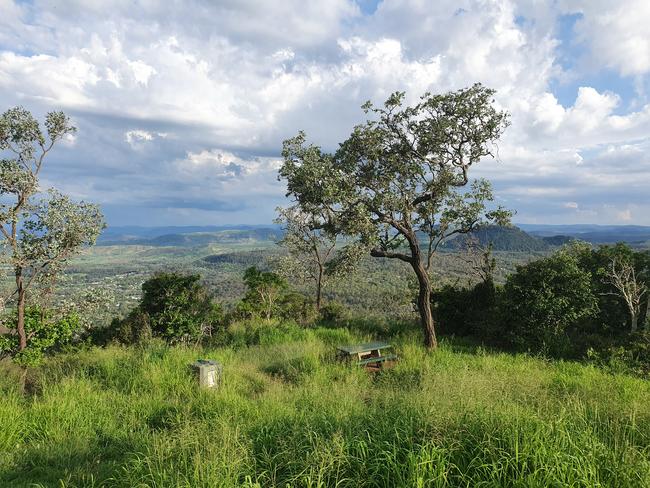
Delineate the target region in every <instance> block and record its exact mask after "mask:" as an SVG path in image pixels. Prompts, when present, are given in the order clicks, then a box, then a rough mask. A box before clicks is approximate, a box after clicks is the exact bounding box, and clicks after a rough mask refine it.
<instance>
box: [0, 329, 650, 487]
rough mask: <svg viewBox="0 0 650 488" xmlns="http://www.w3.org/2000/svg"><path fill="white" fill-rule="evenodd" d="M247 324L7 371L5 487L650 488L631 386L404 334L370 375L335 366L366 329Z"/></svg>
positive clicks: (643, 418)
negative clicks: (237, 329) (195, 343)
mask: <svg viewBox="0 0 650 488" xmlns="http://www.w3.org/2000/svg"><path fill="white" fill-rule="evenodd" d="M246 334H249V332H246V333H244V335H246ZM256 334H258V336H256V337H258V339H259V340H260V341H261V342H264V344H263V345H255V346H245V345H244V343H245V342H246V341H240V342H241V344H240V345H239V346H238V347H235V348H232V347H228V348H215V349H206V350H194V349H189V348H188V349H184V348H168V347H166V346H164V345H161V344H158V343H154V344H152V345H150V346H149V347H147V348H140V349H137V348H133V349H125V348H108V349H93V350H88V351H82V352H77V353H73V354H72V353H71V354H69V355H64V356H59V357H56V358H53V359H50V360H48V362H47V363H46V364H44V365H43V366H42V367H40V368H38V369H37V370H34V371H31V372H30V376H29V378H28V385H29V394H28V395H23V394H21V393H19V392H18V391H17V389H16V388H15V387H14V385H15V379H16V377H17V375H18V374H19V372H18V371H14V370H13V368H12V367H11V366H10V365H9V364H3V365H2V366H1V368H2V373H3V374H2V378H1V379H0V389H1V390H2V401H0V486H3V487H4V486H9V487H11V486H17V487H20V486H24V487H27V486H58V487H82V486H84V487H85V486H96V487H98V486H107V487H109V486H110V487H113V486H115V487H161V488H162V487H165V488H168V487H222V486H223V487H230V486H248V487H255V486H257V487H267V486H277V487H286V486H304V487H329V486H340V487H359V486H364V487H395V486H403V487H425V486H432V487H436V486H466V487H476V486H479V487H480V486H494V487H509V486H512V487H524V486H540V487H547V486H558V487H560V486H572V487H582V486H584V487H597V486H616V487H626V486H629V487H634V488H637V487H643V486H650V386H649V385H648V383H647V382H645V381H643V380H640V379H635V378H631V377H626V376H620V375H617V376H614V375H609V374H606V373H604V372H602V371H600V370H598V369H596V368H594V367H590V366H583V365H577V364H573V363H566V362H556V363H548V362H544V361H541V360H537V359H533V358H530V357H526V356H512V355H507V354H492V353H488V352H486V351H483V350H481V349H478V350H467V349H464V348H461V347H457V346H456V345H454V344H450V343H449V344H443V345H442V347H441V348H440V350H438V351H437V352H436V353H434V354H427V353H426V352H425V351H424V350H423V349H422V348H421V347H420V346H419V345H418V340H417V338H416V337H409V335H408V334H401V335H400V338H399V339H398V340H397V342H396V346H397V349H398V351H397V352H398V353H399V355H400V356H401V358H402V360H401V361H400V362H399V363H398V365H397V366H396V367H395V368H394V369H392V370H389V371H385V372H382V373H380V374H377V375H370V374H367V373H365V372H364V371H362V370H359V369H356V368H353V367H349V366H346V365H344V364H340V363H337V362H336V361H335V359H334V354H333V350H334V345H335V344H337V343H343V342H351V341H357V340H363V339H364V337H359V336H355V335H354V334H351V333H350V332H348V331H346V330H332V329H311V330H301V331H292V332H290V331H288V330H287V328H286V327H285V328H284V329H282V330H281V332H279V334H281V336H282V338H283V340H289V339H290V340H291V342H284V343H282V342H281V341H280V340H279V339H278V337H276V339H278V340H275V339H274V332H272V331H270V330H267V331H263V332H256ZM246 337H248V336H246ZM260 338H261V339H260ZM198 357H209V358H213V359H217V360H219V361H220V362H222V363H223V364H224V383H223V385H222V388H221V389H220V390H219V391H210V390H207V391H206V390H200V389H199V388H198V387H197V385H196V384H195V382H194V380H193V378H192V376H191V374H190V373H189V371H188V364H189V363H191V362H192V361H193V360H195V359H196V358H198Z"/></svg>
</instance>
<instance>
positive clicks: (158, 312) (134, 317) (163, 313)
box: [92, 273, 224, 345]
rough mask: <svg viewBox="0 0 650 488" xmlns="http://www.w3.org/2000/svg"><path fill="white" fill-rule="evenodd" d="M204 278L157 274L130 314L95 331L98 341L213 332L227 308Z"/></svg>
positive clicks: (182, 338) (187, 337) (171, 338)
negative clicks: (213, 295)
mask: <svg viewBox="0 0 650 488" xmlns="http://www.w3.org/2000/svg"><path fill="white" fill-rule="evenodd" d="M200 279H201V277H200V276H199V275H181V274H178V273H158V274H156V275H154V276H153V277H152V278H150V279H149V280H147V281H145V282H144V283H143V285H142V292H143V293H142V300H141V301H140V304H139V305H138V306H137V307H136V308H134V309H133V310H132V311H131V312H130V313H129V314H128V315H127V316H126V318H124V319H122V320H120V319H114V320H113V322H111V325H110V326H109V327H107V328H106V329H103V330H102V329H99V330H97V331H96V332H93V334H92V336H93V340H94V343H96V344H100V345H105V344H107V343H109V342H119V343H122V344H138V343H143V342H146V341H148V340H149V339H150V338H152V337H160V338H162V339H164V340H166V341H168V342H172V343H175V342H191V341H198V340H201V339H202V338H204V337H205V336H211V335H212V333H213V331H216V329H218V328H220V327H221V326H222V325H223V322H224V318H223V311H222V309H221V306H220V305H218V304H215V303H213V302H212V300H211V298H210V294H209V293H208V290H207V287H205V286H204V285H203V284H201V283H200Z"/></svg>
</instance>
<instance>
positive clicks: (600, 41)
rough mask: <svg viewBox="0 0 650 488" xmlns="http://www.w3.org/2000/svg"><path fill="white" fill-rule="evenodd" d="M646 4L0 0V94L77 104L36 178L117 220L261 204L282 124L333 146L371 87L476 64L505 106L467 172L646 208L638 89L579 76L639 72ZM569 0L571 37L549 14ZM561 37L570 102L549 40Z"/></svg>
mask: <svg viewBox="0 0 650 488" xmlns="http://www.w3.org/2000/svg"><path fill="white" fill-rule="evenodd" d="M646 4H647V2H643V1H636V0H628V1H626V2H618V3H611V2H596V1H594V2H578V1H573V0H563V1H560V2H554V3H544V2H533V1H530V0H520V1H509V0H504V1H492V0H488V1H484V0H481V1H478V0H460V1H457V0H454V1H451V0H442V1H439V2H434V3H431V2H421V1H419V0H384V1H383V2H381V3H379V5H378V7H377V9H376V11H375V12H373V13H372V14H370V15H369V14H366V15H364V14H362V13H361V11H360V9H359V8H358V6H357V4H356V3H354V2H353V1H351V0H334V1H331V2H324V3H323V2H316V1H307V2H299V1H298V0H289V1H287V2H280V3H277V2H275V3H273V2H259V1H255V0H245V1H241V2H240V1H237V2H234V1H230V0H223V1H220V2H203V1H199V0H196V1H190V2H188V3H187V4H186V3H183V4H181V3H175V2H167V3H158V2H144V3H136V4H133V3H132V2H130V1H126V0H118V1H116V2H104V1H99V0H95V1H92V2H86V1H83V2H82V1H80V0H75V1H71V2H67V3H66V9H61V8H59V7H60V6H59V3H58V2H54V1H52V0H35V1H34V2H31V3H20V4H18V3H15V2H11V1H9V0H0V13H1V14H2V15H0V102H2V104H3V105H4V106H5V107H9V106H13V105H16V104H23V105H25V106H26V107H27V108H29V109H31V110H33V111H34V112H35V113H37V114H39V115H42V114H43V113H44V112H45V111H46V110H50V109H53V108H56V109H59V108H62V109H64V110H66V111H67V112H68V113H70V114H71V115H72V116H73V119H74V122H75V124H76V125H77V127H79V132H78V134H77V135H76V138H75V140H74V141H72V142H71V143H69V144H66V145H65V146H64V145H61V146H60V147H58V148H57V149H56V151H55V152H53V153H52V156H51V158H52V159H51V161H49V164H48V167H47V168H46V172H45V173H44V178H45V180H46V181H47V183H48V184H52V185H55V186H60V187H62V188H64V189H65V190H66V191H70V192H71V193H73V194H74V195H76V196H78V197H80V198H87V199H94V200H99V201H100V203H102V204H104V206H105V207H106V208H108V209H109V213H111V216H112V218H114V219H115V221H116V222H130V223H134V222H133V220H135V221H136V222H135V223H138V222H141V221H142V219H143V218H145V219H146V221H147V222H150V223H172V224H173V223H176V222H174V221H173V220H169V219H181V221H182V222H187V223H204V222H205V219H208V220H211V221H213V223H220V222H226V221H230V222H247V223H256V222H258V223H259V222H268V221H270V220H271V219H272V217H273V209H274V208H275V206H276V205H278V204H281V203H282V202H283V195H284V188H283V185H282V183H281V182H278V181H277V178H276V171H277V167H278V165H279V160H280V158H279V156H280V155H279V152H280V149H281V144H282V140H283V139H285V138H287V137H290V136H293V135H295V133H296V132H297V131H298V130H299V129H304V130H306V131H307V133H308V135H309V136H310V138H311V140H313V141H314V142H316V143H318V144H320V145H322V146H323V147H324V148H325V149H327V150H334V149H336V147H337V143H338V142H340V141H342V140H343V139H344V138H345V137H346V136H347V135H348V134H349V132H350V130H351V128H352V127H353V126H354V125H355V124H356V123H359V122H361V121H362V120H363V118H364V114H363V112H362V111H361V110H360V109H359V106H360V105H361V104H362V103H363V102H365V101H366V100H368V99H371V100H373V101H374V102H378V103H381V102H382V101H383V100H385V98H386V97H387V96H388V95H389V94H390V93H392V92H394V91H396V90H400V91H401V90H403V91H406V92H407V96H408V97H409V100H415V99H417V97H418V96H419V95H420V94H422V93H423V92H424V91H427V90H430V91H433V92H440V91H446V90H450V89H457V88H460V87H462V86H467V85H469V84H472V83H474V82H476V81H480V82H483V83H484V84H486V85H488V86H491V87H493V88H495V89H497V98H496V101H497V104H498V105H499V106H500V107H501V108H503V109H506V110H508V111H509V112H510V113H511V119H512V125H511V127H510V128H509V129H508V131H507V132H506V134H505V136H504V138H503V140H502V141H501V143H500V144H499V151H498V154H499V162H498V163H493V162H492V163H491V162H488V161H485V162H482V163H481V164H480V165H478V166H477V167H476V171H475V175H476V176H486V177H489V178H490V179H492V180H493V181H494V184H495V187H496V189H497V192H498V195H499V198H500V199H502V201H505V202H508V204H509V205H511V206H513V207H514V208H516V209H517V210H519V213H518V218H519V219H521V220H524V221H526V220H528V221H533V220H537V221H538V220H540V219H541V220H544V219H547V220H553V221H572V219H575V218H582V219H588V220H590V221H595V222H605V221H612V222H613V221H619V220H620V216H619V215H618V214H619V213H624V212H626V211H627V210H628V209H632V211H631V213H630V218H631V219H632V222H636V223H648V224H650V220H648V219H650V217H648V216H649V215H650V202H649V201H648V197H647V191H646V190H645V189H644V182H645V184H646V185H647V182H648V181H650V157H648V154H650V141H649V137H650V136H649V135H650V105H648V104H644V103H642V101H640V102H639V103H637V104H636V105H635V108H633V109H632V108H629V107H630V106H631V105H628V104H626V103H624V101H623V99H622V96H621V94H620V93H618V92H617V89H618V86H617V85H616V84H615V83H612V84H611V85H607V84H603V83H602V80H592V79H591V78H590V76H591V75H592V74H593V73H598V72H600V71H603V70H604V71H606V70H616V71H617V72H618V73H619V74H620V76H630V77H634V79H635V82H636V83H638V84H640V85H643V83H645V80H647V75H648V71H650V67H648V66H647V65H648V63H650V55H648V51H647V50H646V48H647V40H648V32H647V28H646V27H645V26H646V25H647V21H648V20H649V19H650V12H648V10H647V9H648V7H647V6H646ZM633 9H636V10H634V11H633ZM630 12H633V13H630ZM634 12H636V13H634ZM571 13H578V14H579V19H578V21H577V22H576V23H575V25H574V26H573V29H572V30H570V33H569V34H570V35H572V36H573V37H570V38H567V37H563V35H564V34H562V33H561V32H560V31H559V30H558V19H559V18H560V16H562V15H566V14H571ZM576 44H578V45H581V46H584V47H585V48H586V49H585V50H584V52H582V51H581V52H579V53H576V54H575V56H576V57H580V56H582V58H581V59H580V60H578V59H577V58H576V59H575V60H574V61H576V62H575V63H574V66H572V67H571V68H570V69H571V73H570V76H571V77H572V79H573V80H574V81H575V82H576V86H578V88H577V89H576V90H575V93H574V94H573V95H574V96H573V97H572V100H573V99H575V101H573V103H570V104H568V103H566V102H564V103H563V102H561V101H560V100H564V98H562V97H560V96H559V95H558V93H557V90H556V87H557V84H558V82H559V81H561V80H563V79H564V78H565V77H566V76H568V75H567V69H568V68H566V67H565V66H564V65H563V64H562V63H561V62H560V60H559V55H560V54H559V50H560V48H562V47H563V46H564V47H566V46H574V45H576ZM579 61H580V62H579ZM581 70H583V71H584V72H583V71H581ZM599 70H600V71H599ZM596 81H598V82H596ZM210 201H214V202H215V204H214V205H211V204H210V203H209V202H210ZM567 202H568V203H571V204H573V203H575V204H576V207H570V206H567ZM127 205H128V206H129V207H128V208H130V209H131V210H129V211H127V210H125V209H126V208H127V207H126V206H127ZM191 209H195V210H196V213H195V214H192V213H190V210H191ZM621 215H622V214H621ZM143 216H144V217H143Z"/></svg>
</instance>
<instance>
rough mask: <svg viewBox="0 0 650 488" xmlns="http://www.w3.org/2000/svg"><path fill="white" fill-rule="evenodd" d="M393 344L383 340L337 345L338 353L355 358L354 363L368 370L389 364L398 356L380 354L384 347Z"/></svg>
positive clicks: (344, 356) (351, 358) (348, 357)
mask: <svg viewBox="0 0 650 488" xmlns="http://www.w3.org/2000/svg"><path fill="white" fill-rule="evenodd" d="M391 347H393V346H391V345H390V344H387V343H385V342H377V341H376V342H369V343H366V344H354V345H348V346H339V347H338V351H339V355H340V356H341V357H343V358H346V359H348V360H354V359H356V361H355V362H356V364H357V365H359V366H364V367H366V368H367V369H370V370H378V369H380V368H383V367H384V366H390V365H391V363H392V362H394V361H396V360H397V359H398V357H397V356H396V355H395V354H382V351H383V350H384V349H389V348H391Z"/></svg>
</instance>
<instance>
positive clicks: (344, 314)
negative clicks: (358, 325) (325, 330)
mask: <svg viewBox="0 0 650 488" xmlns="http://www.w3.org/2000/svg"><path fill="white" fill-rule="evenodd" d="M320 316H321V319H322V320H323V321H324V322H327V323H329V324H332V325H340V324H343V323H345V322H346V321H347V320H349V319H350V310H349V309H348V308H347V307H346V306H345V305H344V304H342V303H341V302H337V301H330V302H327V303H326V304H325V305H323V306H322V307H321V308H320Z"/></svg>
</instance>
